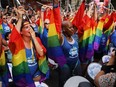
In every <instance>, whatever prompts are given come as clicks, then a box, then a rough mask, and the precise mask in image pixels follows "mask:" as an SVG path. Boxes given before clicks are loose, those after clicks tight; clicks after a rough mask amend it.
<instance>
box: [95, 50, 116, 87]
mask: <svg viewBox="0 0 116 87" xmlns="http://www.w3.org/2000/svg"><path fill="white" fill-rule="evenodd" d="M115 60H116V56H115V51H113V52H112V55H111V58H110V60H109V62H108V63H107V66H109V65H114V63H115ZM102 75H105V72H104V71H103V70H101V71H100V72H99V73H98V74H97V75H96V77H95V79H94V83H95V84H96V86H97V87H99V82H98V81H99V77H100V76H102Z"/></svg>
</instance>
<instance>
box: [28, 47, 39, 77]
mask: <svg viewBox="0 0 116 87" xmlns="http://www.w3.org/2000/svg"><path fill="white" fill-rule="evenodd" d="M34 54H35V53H34ZM26 58H27V63H28V66H29V69H30V73H31V75H32V76H33V77H35V76H37V75H39V74H40V72H39V70H38V63H37V59H36V58H35V55H34V56H33V55H32V50H31V49H27V48H26Z"/></svg>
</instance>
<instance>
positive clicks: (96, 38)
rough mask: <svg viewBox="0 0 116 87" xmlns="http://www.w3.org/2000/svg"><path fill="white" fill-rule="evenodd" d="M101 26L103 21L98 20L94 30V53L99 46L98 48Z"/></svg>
mask: <svg viewBox="0 0 116 87" xmlns="http://www.w3.org/2000/svg"><path fill="white" fill-rule="evenodd" d="M103 25H104V20H103V19H101V20H99V22H98V25H97V28H96V33H95V40H94V50H96V51H97V50H98V49H99V46H100V41H101V37H102V31H103Z"/></svg>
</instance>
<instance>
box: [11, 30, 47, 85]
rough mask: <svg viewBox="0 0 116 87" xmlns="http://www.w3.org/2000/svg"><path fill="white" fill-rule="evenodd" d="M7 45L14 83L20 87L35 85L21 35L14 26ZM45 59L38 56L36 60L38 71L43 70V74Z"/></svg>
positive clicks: (45, 66) (44, 71) (45, 70)
mask: <svg viewBox="0 0 116 87" xmlns="http://www.w3.org/2000/svg"><path fill="white" fill-rule="evenodd" d="M9 47H10V50H11V52H12V54H13V58H12V64H13V69H12V70H13V72H12V73H13V78H14V79H13V80H14V82H15V83H16V85H18V86H20V87H26V86H28V87H35V84H34V82H33V78H32V76H31V74H30V71H29V68H28V64H27V60H26V53H25V47H24V43H23V40H22V38H21V35H20V34H19V33H18V32H17V30H16V29H15V28H14V29H13V30H12V33H11V37H10V41H9ZM45 61H46V59H44V58H43V59H42V58H40V60H38V62H39V63H40V64H39V67H40V71H41V72H43V74H46V73H47V71H48V66H47V65H46V64H47V62H45ZM44 64H45V65H44Z"/></svg>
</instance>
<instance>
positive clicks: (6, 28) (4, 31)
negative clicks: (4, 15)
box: [2, 23, 11, 39]
mask: <svg viewBox="0 0 116 87" xmlns="http://www.w3.org/2000/svg"><path fill="white" fill-rule="evenodd" d="M2 27H3V34H2V37H3V38H4V39H5V36H6V34H7V33H8V32H11V29H10V27H9V26H8V24H4V23H2Z"/></svg>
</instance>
